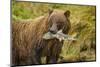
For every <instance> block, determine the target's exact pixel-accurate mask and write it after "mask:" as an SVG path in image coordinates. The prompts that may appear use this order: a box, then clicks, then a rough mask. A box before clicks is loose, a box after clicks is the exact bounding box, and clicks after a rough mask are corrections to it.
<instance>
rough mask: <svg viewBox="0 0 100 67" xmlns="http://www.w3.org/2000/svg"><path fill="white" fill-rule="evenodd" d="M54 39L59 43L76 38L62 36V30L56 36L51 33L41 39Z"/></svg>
mask: <svg viewBox="0 0 100 67" xmlns="http://www.w3.org/2000/svg"><path fill="white" fill-rule="evenodd" d="M54 38H56V39H58V40H59V41H62V40H76V38H74V37H73V36H71V35H67V34H64V33H63V32H62V30H59V31H58V32H57V33H56V34H53V33H51V32H47V33H45V34H44V35H43V39H45V40H49V39H54Z"/></svg>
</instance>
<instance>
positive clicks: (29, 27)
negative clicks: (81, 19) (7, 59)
mask: <svg viewBox="0 0 100 67" xmlns="http://www.w3.org/2000/svg"><path fill="white" fill-rule="evenodd" d="M56 13H58V14H56ZM51 14H53V15H57V16H59V17H60V16H61V17H62V15H64V11H59V10H57V11H53V12H51ZM51 14H48V15H45V16H41V17H39V18H36V19H35V20H22V21H16V22H13V23H12V64H13V65H29V64H41V57H42V56H46V63H56V62H57V60H58V58H59V54H60V53H61V49H62V46H63V41H61V42H59V40H58V39H52V40H44V39H43V38H42V37H43V34H45V33H46V32H48V31H49V28H50V26H51V25H52V22H48V20H49V19H50V16H51ZM57 16H55V17H56V19H55V20H58V19H57ZM51 17H52V16H51ZM52 18H53V17H52ZM64 19H66V20H67V22H65V23H64V24H63V25H62V24H61V25H60V26H61V27H62V26H63V27H64V29H63V32H64V33H66V34H67V33H68V31H69V29H70V21H69V18H68V17H67V16H66V18H65V17H64V18H63V19H61V20H64ZM51 20H52V19H51ZM53 21H54V20H53ZM52 61H53V62H52Z"/></svg>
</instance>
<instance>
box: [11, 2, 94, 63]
mask: <svg viewBox="0 0 100 67" xmlns="http://www.w3.org/2000/svg"><path fill="white" fill-rule="evenodd" d="M51 8H52V9H61V10H70V11H71V16H70V20H71V25H72V28H71V30H70V32H69V34H70V35H72V36H75V37H76V38H77V41H65V42H64V46H63V48H62V53H61V56H62V57H63V58H61V59H59V61H66V62H72V61H93V60H96V59H95V57H96V56H95V50H96V49H95V48H96V42H95V39H96V38H95V35H96V32H95V28H96V27H95V25H96V24H95V23H96V15H95V14H96V12H95V10H96V7H95V6H81V5H65V4H47V3H44V4H43V3H32V2H15V1H13V2H12V20H22V19H34V18H36V17H38V16H41V15H44V14H46V13H47V12H48V9H51Z"/></svg>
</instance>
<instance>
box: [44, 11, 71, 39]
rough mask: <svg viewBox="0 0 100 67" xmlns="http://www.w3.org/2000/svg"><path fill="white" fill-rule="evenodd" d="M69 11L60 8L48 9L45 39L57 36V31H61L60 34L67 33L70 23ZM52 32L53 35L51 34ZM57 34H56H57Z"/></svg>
mask: <svg viewBox="0 0 100 67" xmlns="http://www.w3.org/2000/svg"><path fill="white" fill-rule="evenodd" d="M69 17H70V11H69V10H66V11H62V10H49V18H48V23H49V28H48V29H49V30H48V32H47V33H46V37H44V38H45V39H46V38H47V39H52V38H57V37H55V36H56V35H55V34H57V33H59V32H60V33H61V35H65V34H67V33H68V31H69V29H70V27H71V24H70V19H69ZM53 34H54V36H53ZM57 35H58V34H57Z"/></svg>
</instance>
